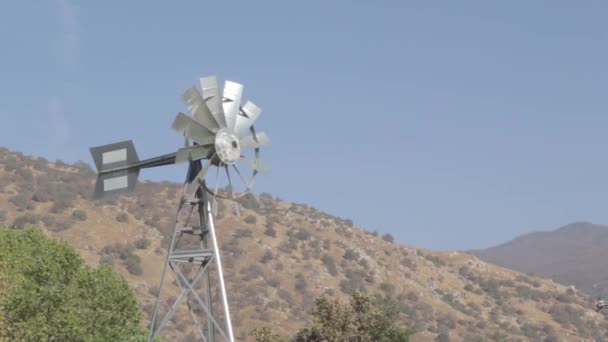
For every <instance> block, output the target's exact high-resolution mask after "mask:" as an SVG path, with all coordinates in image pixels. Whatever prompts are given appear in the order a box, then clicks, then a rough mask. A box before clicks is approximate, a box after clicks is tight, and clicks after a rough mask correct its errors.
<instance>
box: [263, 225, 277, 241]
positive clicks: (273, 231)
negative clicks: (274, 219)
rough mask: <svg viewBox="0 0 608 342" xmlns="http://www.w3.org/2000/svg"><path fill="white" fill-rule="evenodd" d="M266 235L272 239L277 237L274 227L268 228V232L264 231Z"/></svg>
mask: <svg viewBox="0 0 608 342" xmlns="http://www.w3.org/2000/svg"><path fill="white" fill-rule="evenodd" d="M264 235H266V236H270V237H273V238H274V237H277V231H276V230H274V228H272V226H266V230H265V231H264Z"/></svg>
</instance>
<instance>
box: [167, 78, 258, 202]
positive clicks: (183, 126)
mask: <svg viewBox="0 0 608 342" xmlns="http://www.w3.org/2000/svg"><path fill="white" fill-rule="evenodd" d="M200 84H201V90H200V92H199V90H198V89H197V88H196V87H192V88H190V89H188V90H187V91H186V93H184V95H183V96H182V99H183V101H184V103H185V104H186V106H187V107H188V111H189V112H190V116H187V115H185V114H183V113H178V114H177V116H176V117H175V120H174V122H173V125H172V127H173V129H175V130H177V131H178V132H180V133H182V134H183V135H184V136H185V137H186V138H187V139H189V140H192V141H194V142H195V143H196V145H194V146H189V147H184V148H182V149H180V150H179V151H178V153H177V157H176V161H177V162H182V161H187V160H194V159H201V158H206V159H209V160H210V165H209V166H208V167H206V168H203V169H201V170H200V171H199V173H198V174H197V176H196V177H195V178H194V181H195V183H196V182H200V181H201V180H203V179H204V178H205V177H206V176H207V173H208V171H209V168H210V167H211V166H214V167H217V168H218V169H219V168H224V172H223V173H219V172H216V174H217V176H216V177H220V176H221V177H224V175H225V180H224V181H225V182H227V183H228V185H227V186H228V188H229V189H230V191H229V192H230V195H229V198H232V199H235V198H238V197H240V196H243V195H245V194H246V193H248V192H250V191H251V187H252V185H253V180H254V178H255V177H256V175H257V174H258V173H263V172H266V170H267V168H266V167H265V166H264V165H263V164H262V162H261V160H260V147H262V146H264V145H267V144H269V143H270V138H269V137H268V135H267V134H266V133H264V132H261V133H257V134H256V133H255V129H254V128H253V124H254V123H255V121H256V120H257V118H258V117H259V115H260V113H261V109H260V108H259V107H258V106H256V105H255V104H254V103H253V102H250V101H248V102H247V103H245V105H244V106H241V100H242V96H243V86H242V85H241V84H239V83H236V82H232V81H226V83H225V85H224V89H223V93H222V94H220V92H219V85H218V82H217V78H215V77H214V76H211V77H204V78H201V80H200ZM247 128H249V129H250V132H251V133H252V134H251V135H247V134H245V133H244V132H245V131H246V129H247ZM248 150H250V152H251V154H252V156H246V155H245V154H246V152H247V151H248ZM243 165H245V166H247V167H248V168H249V169H251V174H250V176H246V175H245V174H244V173H243V172H241V170H242V169H243ZM218 171H219V170H218ZM231 172H235V173H236V175H232V174H231ZM237 176H238V177H237ZM235 179H240V181H241V183H243V186H244V190H243V191H240V192H239V194H238V195H237V194H236V193H235V190H236V189H235V184H234V183H233V180H235ZM219 183H220V182H219V181H218V182H216V186H215V187H214V188H213V189H208V191H209V192H211V193H213V195H214V196H217V197H222V196H221V195H220V194H219V192H218V187H219ZM195 186H196V184H194V185H193V188H194V187H195Z"/></svg>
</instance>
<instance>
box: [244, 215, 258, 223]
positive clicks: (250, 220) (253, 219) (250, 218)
mask: <svg viewBox="0 0 608 342" xmlns="http://www.w3.org/2000/svg"><path fill="white" fill-rule="evenodd" d="M256 222H257V218H256V217H255V216H253V215H247V217H245V223H247V224H255V223H256Z"/></svg>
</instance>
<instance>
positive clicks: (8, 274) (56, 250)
mask: <svg viewBox="0 0 608 342" xmlns="http://www.w3.org/2000/svg"><path fill="white" fill-rule="evenodd" d="M0 265H1V267H0V289H1V290H0V341H2V339H3V338H4V339H6V340H10V341H13V340H18V341H23V340H25V341H83V342H84V341H87V342H88V341H143V340H144V339H145V331H144V330H143V329H142V328H141V327H140V326H139V319H140V311H139V308H138V306H137V302H136V300H135V297H134V295H133V292H132V291H131V289H130V288H129V286H128V284H127V282H126V280H125V279H124V278H122V277H121V276H119V275H117V274H115V273H113V272H112V270H111V268H110V267H108V266H102V267H99V268H96V269H92V268H90V267H87V266H86V265H85V264H84V262H83V260H82V259H81V258H80V257H79V256H78V254H77V253H76V252H75V251H74V249H72V248H71V247H70V246H69V245H68V244H67V243H66V242H61V241H56V240H52V239H49V238H47V237H46V236H44V234H43V233H42V232H41V231H40V230H38V229H35V228H28V229H26V230H24V231H17V230H9V229H6V228H0Z"/></svg>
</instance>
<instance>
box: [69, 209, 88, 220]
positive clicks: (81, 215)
mask: <svg viewBox="0 0 608 342" xmlns="http://www.w3.org/2000/svg"><path fill="white" fill-rule="evenodd" d="M72 217H74V218H75V219H77V220H78V221H86V219H87V213H86V212H85V211H84V210H80V209H76V210H74V212H72Z"/></svg>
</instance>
